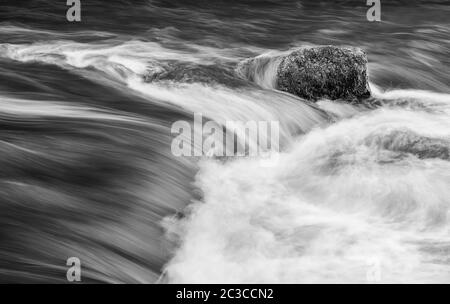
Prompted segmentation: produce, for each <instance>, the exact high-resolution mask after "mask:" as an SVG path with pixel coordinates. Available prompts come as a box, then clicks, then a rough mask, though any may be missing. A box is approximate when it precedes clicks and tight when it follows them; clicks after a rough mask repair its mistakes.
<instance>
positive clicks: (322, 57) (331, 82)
mask: <svg viewBox="0 0 450 304" xmlns="http://www.w3.org/2000/svg"><path fill="white" fill-rule="evenodd" d="M276 87H277V89H279V90H281V91H285V92H289V93H291V94H295V95H297V96H300V97H302V98H305V99H309V100H317V99H320V98H328V99H331V100H335V99H346V100H355V99H361V98H367V97H370V89H369V84H368V75H367V56H366V54H365V53H364V51H363V50H361V49H359V48H350V47H345V48H344V47H335V46H320V47H311V48H304V49H300V50H296V51H294V52H292V53H291V54H289V55H287V56H285V57H284V58H282V60H281V62H280V65H279V66H278V71H277V83H276Z"/></svg>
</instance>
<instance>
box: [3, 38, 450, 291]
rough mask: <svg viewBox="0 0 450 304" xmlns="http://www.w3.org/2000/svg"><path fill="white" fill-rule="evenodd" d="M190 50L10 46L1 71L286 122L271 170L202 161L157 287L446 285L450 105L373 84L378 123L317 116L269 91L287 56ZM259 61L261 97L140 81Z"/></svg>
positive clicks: (367, 112) (346, 115)
mask: <svg viewBox="0 0 450 304" xmlns="http://www.w3.org/2000/svg"><path fill="white" fill-rule="evenodd" d="M65 39H67V37H66V38H65ZM184 49H188V50H187V51H181V50H178V49H176V48H166V47H163V46H162V45H161V44H159V43H155V42H142V41H135V40H131V41H125V42H119V41H117V40H114V39H113V40H112V41H111V42H103V43H101V44H98V45H92V44H89V43H76V42H73V41H69V40H57V41H53V42H45V43H34V44H1V45H0V57H2V58H6V59H9V60H14V61H20V62H24V63H27V62H38V63H42V64H49V65H55V66H58V67H60V68H62V69H66V70H69V71H71V72H73V73H76V74H79V75H82V76H83V77H87V78H89V79H91V80H93V81H98V82H102V83H106V84H109V85H111V86H119V87H122V86H123V89H124V90H132V91H133V92H134V94H138V95H139V96H142V97H143V98H146V99H147V100H148V102H149V103H155V104H159V105H166V106H170V107H175V108H181V109H182V110H183V111H184V112H185V113H186V114H187V115H189V114H192V113H202V114H204V115H205V116H207V117H208V118H210V119H212V120H215V121H217V122H218V123H222V124H223V123H224V122H225V121H227V120H236V121H248V120H254V121H272V120H278V121H280V123H281V140H282V144H281V145H282V150H281V152H280V154H279V155H277V160H276V161H275V162H274V165H273V166H271V167H261V165H260V163H259V162H258V160H257V159H256V160H255V159H249V158H236V159H229V160H227V161H223V160H220V161H219V160H214V159H208V158H204V159H201V160H199V161H198V163H197V164H198V166H199V171H198V173H197V174H196V176H195V187H196V188H197V189H199V191H200V192H201V195H200V197H199V198H197V199H194V200H193V201H192V202H191V203H190V204H189V206H188V207H187V208H186V209H183V210H178V212H180V213H183V215H184V216H182V217H180V216H179V214H178V215H177V216H175V217H172V216H169V217H166V218H165V219H164V221H163V223H162V225H163V227H164V228H165V230H166V235H167V238H168V239H169V240H172V241H173V242H175V243H176V244H177V247H176V249H175V251H174V252H173V257H172V258H171V259H170V261H168V263H167V264H166V265H165V267H164V269H163V274H162V276H161V277H160V281H161V282H169V283H274V282H278V283H300V282H307V283H314V282H320V283H324V282H325V283H335V282H358V283H360V282H368V280H369V279H368V273H369V271H370V270H371V269H372V268H373V266H374V265H376V267H378V268H379V269H377V271H378V272H379V274H380V278H379V279H380V280H382V282H402V283H404V282H411V283H415V282H436V283H440V282H448V281H449V280H450V265H449V260H448V252H449V250H450V234H449V232H450V231H449V228H450V226H449V224H450V223H449V216H450V213H449V212H450V187H449V185H450V162H449V149H450V119H449V118H450V95H449V94H445V93H437V92H430V91H425V90H408V89H404V90H386V89H383V88H380V87H378V86H377V85H375V84H374V83H372V84H371V87H372V90H373V94H374V96H373V97H374V98H375V99H376V100H378V101H379V102H380V103H381V106H379V107H376V108H375V109H368V108H365V107H362V106H356V105H349V104H343V103H338V102H331V101H328V100H321V101H319V102H318V103H317V104H314V105H313V104H310V103H308V102H306V101H304V100H301V99H299V98H297V97H295V96H291V95H289V94H286V93H281V92H277V91H275V90H274V89H273V77H274V75H275V73H274V71H275V69H276V63H277V59H276V58H277V57H276V56H278V55H279V54H280V53H279V52H276V51H273V50H269V49H266V50H262V49H258V48H253V49H249V48H239V47H238V46H234V47H230V48H229V49H221V48H220V49H219V48H217V49H215V48H212V47H204V46H200V45H194V44H190V45H189V46H188V47H186V46H185V47H184ZM261 53H264V55H263V56H261V57H259V60H258V61H257V62H258V65H257V66H255V68H254V69H253V70H252V71H251V72H252V73H251V77H249V76H248V75H247V77H248V78H249V80H251V81H253V82H255V83H256V85H255V84H253V85H251V84H248V85H247V86H244V87H237V88H236V87H228V86H226V85H223V84H220V83H219V84H217V83H214V84H209V83H197V82H191V83H190V82H186V83H176V82H173V81H161V82H154V83H147V82H145V81H144V80H143V76H144V75H146V73H149V71H150V72H152V71H155V70H158V69H163V68H164V67H165V65H164V64H162V63H161V62H164V61H178V62H183V63H189V64H195V65H200V66H203V65H204V66H208V65H214V64H221V65H224V66H226V67H227V68H228V67H229V69H230V71H233V69H234V67H235V66H236V65H237V64H238V62H239V61H241V60H242V59H244V58H245V57H246V56H249V55H254V56H256V55H257V54H261ZM274 54H275V56H274ZM237 76H240V77H241V78H242V76H243V75H237ZM8 102H9V103H13V102H14V100H11V99H10V100H9V101H8ZM35 106H37V105H35ZM10 108H11V109H14V106H13V107H10ZM41 110H42V111H44V110H45V111H47V110H48V111H51V110H52V109H47V108H42V109H41ZM63 110H64V111H70V108H69V109H66V108H61V110H60V111H63ZM90 111H91V110H90ZM89 113H90V112H89ZM122 271H124V272H127V271H133V268H131V269H130V270H129V269H126V267H125V266H124V267H123V269H122ZM139 271H142V270H139ZM133 275H136V276H138V275H137V274H136V273H134V274H130V276H132V277H133ZM142 277H144V279H142V280H141V281H145V278H146V277H145V276H141V278H142Z"/></svg>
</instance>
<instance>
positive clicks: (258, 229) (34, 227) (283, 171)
mask: <svg viewBox="0 0 450 304" xmlns="http://www.w3.org/2000/svg"><path fill="white" fill-rule="evenodd" d="M365 2H366V1H365V0H361V1H357V0H352V1H343V0H342V1H332V2H330V1H319V0H317V1H305V0H297V1H293V0H283V1H281V0H280V1H275V0H265V1H252V0H241V1H238V0H226V1H225V0H223V1H221V0H192V1H178V0H167V1H166V0H145V1H144V0H139V1H129V0H114V1H100V0H89V1H83V0H82V1H81V3H82V21H81V22H73V23H71V22H68V21H67V20H66V11H67V9H68V7H67V6H66V4H65V1H42V0H30V1H26V3H24V2H21V1H2V2H1V3H0V125H1V132H0V282H20V283H24V282H25V283H31V282H55V283H59V282H60V283H63V282H67V280H66V271H67V268H68V267H67V266H66V260H67V258H68V257H78V258H79V259H80V260H81V263H82V280H83V282H106V283H340V282H348V283H366V282H371V278H372V279H373V278H375V279H374V280H375V281H376V282H381V283H422V282H430V283H450V87H449V83H450V73H449V63H450V62H449V54H450V21H449V19H448V16H449V15H450V6H449V5H448V2H447V3H446V1H418V0H417V1H383V0H382V1H381V3H382V8H381V18H382V21H381V22H369V21H368V20H367V19H366V12H367V9H368V7H367V6H366V3H365ZM314 45H346V46H347V45H348V46H356V47H361V48H363V49H364V50H365V51H366V53H367V55H368V60H369V64H368V70H369V79H370V87H371V90H372V95H373V96H372V100H371V101H372V102H371V103H369V104H348V103H345V102H340V101H330V100H326V99H323V100H319V101H318V102H317V103H311V102H308V101H305V100H302V99H301V98H298V97H295V96H293V95H290V94H287V93H282V92H279V91H277V90H275V88H274V85H273V84H274V81H275V77H276V68H277V64H278V62H279V61H278V59H277V58H279V55H280V54H283V53H285V52H288V51H290V50H293V49H296V48H298V47H303V46H314ZM252 57H258V59H260V60H256V61H255V62H256V63H255V66H254V67H253V70H252V71H253V74H252V75H251V77H249V78H244V77H242V75H241V74H239V73H238V72H237V70H236V66H237V65H238V64H239V62H241V61H242V60H245V59H247V58H252ZM161 75H162V76H161ZM149 79H150V80H151V81H150V80H149ZM194 113H202V115H204V117H206V118H208V119H210V120H213V121H216V122H218V123H223V122H225V121H230V120H231V121H279V122H280V147H281V150H280V153H279V154H278V155H276V157H277V162H276V165H275V166H269V167H262V166H261V165H260V162H259V161H258V159H255V158H249V157H229V158H223V159H217V158H211V157H177V156H174V154H173V153H172V151H171V143H172V140H173V137H174V136H173V134H172V133H171V126H172V124H173V123H174V122H176V121H179V120H186V121H192V119H193V115H194ZM237 140H239V138H238V139H237ZM373 271H375V272H374V273H376V276H373Z"/></svg>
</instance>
